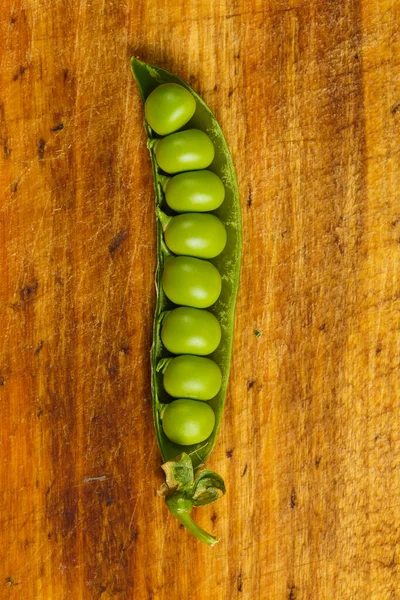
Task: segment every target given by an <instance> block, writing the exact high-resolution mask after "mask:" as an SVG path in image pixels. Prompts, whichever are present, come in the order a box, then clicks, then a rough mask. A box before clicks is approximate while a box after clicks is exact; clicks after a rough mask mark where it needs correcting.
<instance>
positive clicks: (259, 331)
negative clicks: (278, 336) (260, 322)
mask: <svg viewBox="0 0 400 600" xmlns="http://www.w3.org/2000/svg"><path fill="white" fill-rule="evenodd" d="M253 333H254V335H255V336H256V337H260V336H261V335H262V331H261V330H260V329H255V330H254V331H253Z"/></svg>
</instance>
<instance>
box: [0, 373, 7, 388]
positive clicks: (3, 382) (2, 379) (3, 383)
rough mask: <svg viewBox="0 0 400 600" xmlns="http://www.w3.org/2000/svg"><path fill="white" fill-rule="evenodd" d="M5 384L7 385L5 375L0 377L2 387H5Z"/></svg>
mask: <svg viewBox="0 0 400 600" xmlns="http://www.w3.org/2000/svg"><path fill="white" fill-rule="evenodd" d="M5 384H6V380H5V378H4V377H3V375H0V386H1V385H5Z"/></svg>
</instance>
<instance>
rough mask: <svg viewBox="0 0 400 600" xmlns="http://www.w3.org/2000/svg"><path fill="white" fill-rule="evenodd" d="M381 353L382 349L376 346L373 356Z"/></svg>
mask: <svg viewBox="0 0 400 600" xmlns="http://www.w3.org/2000/svg"><path fill="white" fill-rule="evenodd" d="M381 352H382V348H380V346H378V348H377V349H376V350H375V354H376V355H377V356H378V355H379V354H380V353H381Z"/></svg>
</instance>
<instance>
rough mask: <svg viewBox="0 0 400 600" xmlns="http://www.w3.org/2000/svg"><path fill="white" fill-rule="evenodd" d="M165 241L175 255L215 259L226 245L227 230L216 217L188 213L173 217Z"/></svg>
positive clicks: (166, 230) (167, 228) (165, 232)
mask: <svg viewBox="0 0 400 600" xmlns="http://www.w3.org/2000/svg"><path fill="white" fill-rule="evenodd" d="M164 240H165V243H166V244H167V246H168V248H169V249H170V250H171V252H173V253H174V254H180V255H182V254H183V255H186V256H197V257H198V258H214V257H215V256H218V254H221V252H222V250H223V249H224V248H225V245H226V229H225V227H224V225H223V224H222V223H221V221H220V220H219V219H218V218H217V217H215V216H214V215H203V214H197V213H186V214H184V215H178V216H177V217H172V218H171V219H170V220H169V222H168V225H167V227H166V229H165V231H164Z"/></svg>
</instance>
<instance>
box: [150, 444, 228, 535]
mask: <svg viewBox="0 0 400 600" xmlns="http://www.w3.org/2000/svg"><path fill="white" fill-rule="evenodd" d="M162 468H163V470H164V472H165V483H164V484H163V486H162V487H161V489H160V490H159V491H158V494H159V495H160V496H164V497H165V502H166V504H167V506H168V508H169V510H170V512H171V513H172V514H173V515H174V517H176V518H177V519H178V521H179V522H180V523H182V525H184V526H185V527H186V529H187V530H188V531H190V533H191V534H193V535H194V536H195V538H197V539H198V540H200V542H203V543H204V544H207V545H208V546H214V545H215V544H216V543H217V541H218V540H217V538H215V537H214V536H213V535H211V534H210V533H207V531H204V529H202V528H201V527H200V526H199V525H197V523H195V522H194V521H193V519H192V517H191V514H190V513H191V512H192V508H193V507H194V506H205V505H206V504H211V503H212V502H215V501H216V500H218V498H220V497H221V496H222V495H223V494H225V485H224V482H223V479H222V477H220V476H219V475H218V474H217V473H214V472H213V471H209V470H208V469H204V470H203V471H200V473H199V474H198V475H197V477H196V479H195V477H194V469H193V463H192V459H191V458H190V456H189V455H188V454H186V453H185V452H183V453H182V454H181V455H179V456H178V457H177V458H176V459H175V460H169V461H168V462H166V463H164V464H163V465H162Z"/></svg>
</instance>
